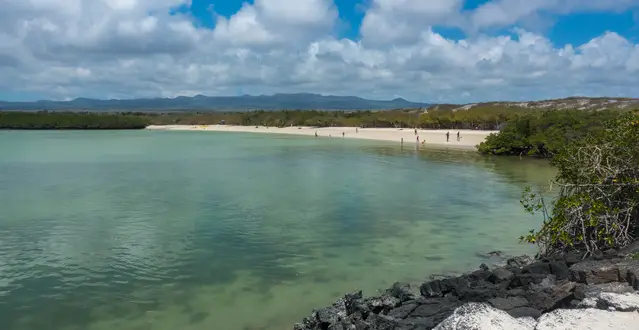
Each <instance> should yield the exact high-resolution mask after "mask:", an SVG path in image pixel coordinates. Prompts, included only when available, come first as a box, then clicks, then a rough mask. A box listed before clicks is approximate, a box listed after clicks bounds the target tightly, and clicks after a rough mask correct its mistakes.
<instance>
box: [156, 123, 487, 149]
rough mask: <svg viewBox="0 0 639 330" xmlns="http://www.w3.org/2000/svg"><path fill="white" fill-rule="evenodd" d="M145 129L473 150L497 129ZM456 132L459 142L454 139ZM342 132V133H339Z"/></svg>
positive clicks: (234, 127)
mask: <svg viewBox="0 0 639 330" xmlns="http://www.w3.org/2000/svg"><path fill="white" fill-rule="evenodd" d="M146 129H147V130H165V131H198V132H200V131H211V132H236V133H262V134H287V135H300V136H315V134H316V133H317V137H318V138H339V139H342V138H346V139H360V140H374V141H385V142H397V143H398V144H401V143H402V139H403V140H404V141H403V144H404V145H406V146H411V145H418V144H417V136H419V140H420V142H419V145H420V146H424V147H436V148H451V149H462V150H471V149H472V150H475V147H476V146H477V145H478V144H479V143H481V142H483V141H484V140H485V139H486V137H487V136H488V135H489V134H491V133H497V132H499V131H484V130H445V129H444V130H424V129H418V130H417V135H415V131H414V130H413V129H411V128H404V129H401V128H356V127H320V128H316V127H308V126H291V127H266V126H234V125H150V126H147V127H146ZM446 132H450V137H449V142H446ZM457 132H459V134H460V141H457ZM342 134H343V135H342Z"/></svg>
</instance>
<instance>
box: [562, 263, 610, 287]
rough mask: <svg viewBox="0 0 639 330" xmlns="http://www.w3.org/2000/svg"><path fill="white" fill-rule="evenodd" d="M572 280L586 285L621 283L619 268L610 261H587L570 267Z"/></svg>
mask: <svg viewBox="0 0 639 330" xmlns="http://www.w3.org/2000/svg"><path fill="white" fill-rule="evenodd" d="M570 277H571V280H572V281H574V282H578V283H585V284H601V283H610V282H617V281H619V267H618V266H617V265H616V264H614V263H613V262H611V261H609V260H585V261H582V262H580V263H577V264H574V265H572V266H570Z"/></svg>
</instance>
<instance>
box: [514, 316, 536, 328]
mask: <svg viewBox="0 0 639 330" xmlns="http://www.w3.org/2000/svg"><path fill="white" fill-rule="evenodd" d="M517 321H519V322H520V323H521V324H523V325H525V326H527V327H528V328H529V329H534V328H535V326H536V325H537V320H535V319H534V318H533V317H531V316H525V317H518V318H517Z"/></svg>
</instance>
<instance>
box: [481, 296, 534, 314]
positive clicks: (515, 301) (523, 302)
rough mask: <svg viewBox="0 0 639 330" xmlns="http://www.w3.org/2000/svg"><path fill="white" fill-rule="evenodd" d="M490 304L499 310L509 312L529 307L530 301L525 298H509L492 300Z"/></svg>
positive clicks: (489, 301)
mask: <svg viewBox="0 0 639 330" xmlns="http://www.w3.org/2000/svg"><path fill="white" fill-rule="evenodd" d="M488 303H489V304H491V305H492V306H493V307H495V308H497V309H501V310H503V311H508V310H511V309H515V308H518V307H525V306H529V305H530V303H529V302H528V299H526V298H524V297H508V298H501V297H497V298H492V299H489V300H488Z"/></svg>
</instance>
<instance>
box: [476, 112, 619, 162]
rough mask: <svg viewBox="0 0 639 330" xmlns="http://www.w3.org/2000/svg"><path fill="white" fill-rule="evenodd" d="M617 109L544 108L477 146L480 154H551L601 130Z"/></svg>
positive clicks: (550, 155) (521, 118) (527, 115)
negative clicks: (568, 143)
mask: <svg viewBox="0 0 639 330" xmlns="http://www.w3.org/2000/svg"><path fill="white" fill-rule="evenodd" d="M618 114H619V112H618V111H613V110H606V111H584V110H548V111H543V112H530V113H525V114H522V115H520V116H516V117H515V118H512V119H511V120H509V121H508V122H507V123H506V125H505V126H504V128H503V129H502V130H501V131H500V132H499V133H496V134H491V135H490V136H488V137H487V138H486V141H484V142H482V143H481V144H479V145H478V146H477V149H478V151H479V152H480V153H483V154H493V155H518V156H521V155H535V156H540V157H552V156H553V155H554V154H556V153H557V151H558V150H559V149H560V148H561V147H562V146H564V145H565V144H566V143H567V142H570V141H576V140H578V139H580V138H582V137H583V136H585V135H587V134H589V133H591V132H596V131H601V130H603V128H604V127H603V123H604V122H606V121H607V120H610V119H612V118H614V117H615V116H617V115H618Z"/></svg>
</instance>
